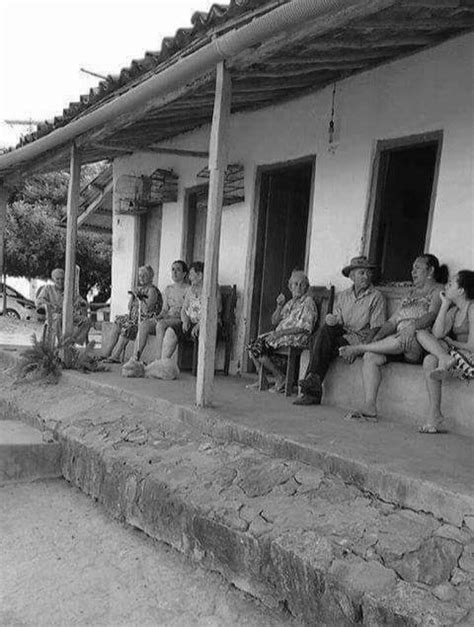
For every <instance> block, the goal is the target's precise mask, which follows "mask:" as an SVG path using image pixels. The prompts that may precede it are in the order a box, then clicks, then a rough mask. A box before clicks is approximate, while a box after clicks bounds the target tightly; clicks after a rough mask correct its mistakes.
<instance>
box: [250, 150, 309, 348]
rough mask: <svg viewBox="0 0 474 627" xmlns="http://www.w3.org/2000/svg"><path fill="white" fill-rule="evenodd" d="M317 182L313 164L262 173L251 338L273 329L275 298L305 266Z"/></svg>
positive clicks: (286, 293) (280, 168)
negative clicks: (315, 182)
mask: <svg viewBox="0 0 474 627" xmlns="http://www.w3.org/2000/svg"><path fill="white" fill-rule="evenodd" d="M312 180H313V160H311V161H310V162H308V161H305V162H304V163H299V164H295V165H291V166H285V167H278V168H275V169H271V170H267V171H264V172H262V174H261V178H260V197H259V210H258V224H257V234H256V238H257V239H256V241H257V245H256V254H255V275H254V283H253V294H252V311H251V324H250V337H255V336H256V335H257V334H259V333H264V332H265V331H268V330H269V329H270V328H271V315H272V313H273V311H274V309H275V299H276V297H277V296H278V294H279V293H280V292H283V293H284V294H285V295H286V296H287V298H289V297H290V293H289V291H288V288H287V283H288V278H289V276H290V274H291V271H292V270H294V269H295V268H297V269H300V270H303V269H304V267H305V256H306V234H307V227H308V214H309V204H310V197H311V186H312Z"/></svg>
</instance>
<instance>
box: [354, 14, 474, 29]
mask: <svg viewBox="0 0 474 627" xmlns="http://www.w3.org/2000/svg"><path fill="white" fill-rule="evenodd" d="M447 28H460V29H463V28H471V25H470V24H466V23H465V22H463V21H462V20H461V19H459V18H448V17H446V18H443V19H442V20H417V19H411V20H393V21H392V20H385V21H383V22H364V23H362V24H353V25H352V26H351V27H350V31H352V32H365V31H367V30H370V31H374V30H402V29H405V30H422V31H428V32H430V31H434V30H435V29H447Z"/></svg>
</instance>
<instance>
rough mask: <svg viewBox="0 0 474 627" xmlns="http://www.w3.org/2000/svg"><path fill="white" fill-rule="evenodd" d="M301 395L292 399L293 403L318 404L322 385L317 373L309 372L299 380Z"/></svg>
mask: <svg viewBox="0 0 474 627" xmlns="http://www.w3.org/2000/svg"><path fill="white" fill-rule="evenodd" d="M299 385H300V390H301V396H298V398H297V399H296V400H295V401H293V405H320V404H321V398H322V396H323V386H322V385H321V379H320V378H319V375H317V374H309V375H308V376H306V377H305V378H304V379H302V380H301V381H299Z"/></svg>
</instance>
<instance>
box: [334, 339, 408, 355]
mask: <svg viewBox="0 0 474 627" xmlns="http://www.w3.org/2000/svg"><path fill="white" fill-rule="evenodd" d="M364 353H377V354H378V355H400V354H401V353H403V349H402V345H401V342H400V339H399V338H398V337H397V336H396V335H389V336H388V337H384V338H383V339H382V340H378V341H377V342H370V343H369V344H354V345H352V346H341V348H340V349H339V354H340V355H341V356H342V357H344V358H346V359H347V358H349V357H358V356H359V355H363V354H364Z"/></svg>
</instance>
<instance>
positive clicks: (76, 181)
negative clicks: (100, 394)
mask: <svg viewBox="0 0 474 627" xmlns="http://www.w3.org/2000/svg"><path fill="white" fill-rule="evenodd" d="M80 176H81V159H80V154H79V151H78V149H77V147H76V145H75V144H74V143H73V144H72V145H71V160H70V178H69V187H68V194H67V229H66V260H65V264H64V265H65V267H64V274H65V276H64V301H63V321H62V333H63V337H67V336H69V335H71V334H72V332H73V321H72V319H73V312H74V299H75V295H76V286H75V285H74V283H75V275H76V243H77V215H78V208H79V193H80ZM64 363H65V365H66V367H68V366H70V365H71V351H70V350H67V349H66V350H65V351H64Z"/></svg>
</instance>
